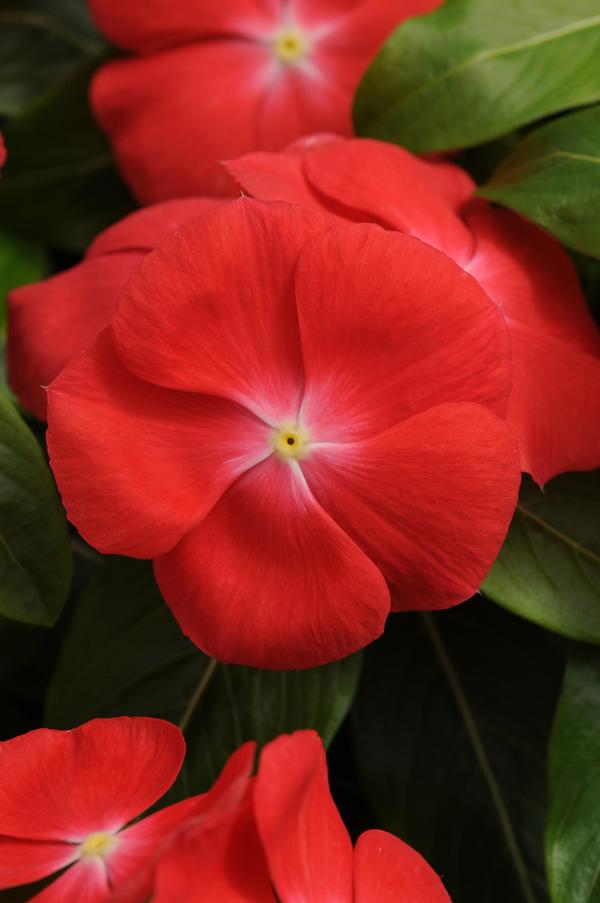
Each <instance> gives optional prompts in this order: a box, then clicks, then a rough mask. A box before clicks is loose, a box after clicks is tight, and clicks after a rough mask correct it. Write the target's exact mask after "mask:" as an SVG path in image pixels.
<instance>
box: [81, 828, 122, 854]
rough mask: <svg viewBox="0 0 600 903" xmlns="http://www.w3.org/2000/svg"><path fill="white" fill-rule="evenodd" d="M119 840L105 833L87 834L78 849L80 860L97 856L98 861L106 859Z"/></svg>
mask: <svg viewBox="0 0 600 903" xmlns="http://www.w3.org/2000/svg"><path fill="white" fill-rule="evenodd" d="M118 843H119V838H118V837H116V836H115V835H114V834H109V833H108V832H106V831H97V832H96V833H95V834H89V835H88V836H87V837H86V838H85V840H84V841H83V842H82V844H81V846H80V847H79V851H80V853H81V856H82V858H91V857H93V856H97V857H98V858H100V859H106V857H107V856H108V854H109V853H111V852H112V851H113V850H114V848H115V847H116V845H117V844H118Z"/></svg>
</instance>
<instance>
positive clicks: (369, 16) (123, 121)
mask: <svg viewBox="0 0 600 903" xmlns="http://www.w3.org/2000/svg"><path fill="white" fill-rule="evenodd" d="M89 2H90V8H91V11H92V14H93V16H94V18H95V20H96V22H97V24H98V26H99V27H100V28H101V30H102V31H103V32H104V33H105V34H106V35H107V36H108V37H109V38H110V39H111V40H113V41H114V42H115V43H116V44H117V45H118V46H120V47H122V48H123V49H125V50H129V51H133V53H134V54H136V56H134V57H131V58H129V59H123V60H116V61H111V62H109V63H107V64H106V65H104V66H102V67H101V69H100V71H99V72H98V74H97V75H96V77H95V79H94V82H93V86H92V93H91V100H92V106H93V108H94V111H95V113H96V116H97V118H98V120H99V122H100V124H101V125H102V127H103V128H104V129H105V130H106V132H107V133H108V135H109V136H110V138H111V139H112V141H113V144H114V147H115V150H116V155H117V159H118V161H119V163H120V166H121V170H122V172H123V174H124V176H125V178H126V179H127V181H128V182H129V183H130V185H131V186H132V187H133V189H134V191H135V192H136V194H137V195H138V196H139V198H140V199H141V200H142V201H144V202H145V203H148V202H151V201H157V200H165V199H167V198H172V197H183V196H186V195H190V194H196V193H202V194H226V193H233V194H237V190H236V188H235V184H234V182H233V181H232V180H231V179H229V177H228V176H227V173H226V172H225V170H224V169H223V168H222V167H221V166H220V164H219V161H221V160H223V159H226V158H228V157H232V156H238V155H239V154H243V153H246V152H248V151H251V150H255V149H266V150H279V149H281V148H283V147H285V146H286V144H288V143H289V142H290V141H292V140H293V139H295V138H298V137H300V136H301V135H305V134H307V133H310V132H314V131H320V130H329V131H336V132H340V133H341V134H351V132H352V128H351V118H350V107H351V102H352V96H353V94H354V91H355V88H356V86H357V84H358V82H359V79H360V76H361V74H362V73H363V71H364V70H365V69H366V67H367V64H368V63H369V61H370V59H371V58H372V57H373V56H374V54H375V52H376V51H377V49H378V47H379V45H380V44H381V42H382V41H383V40H384V38H385V37H386V36H387V34H388V33H389V32H390V31H392V30H393V28H394V27H395V26H396V25H397V24H398V23H399V22H401V21H402V20H404V19H406V18H408V17H410V16H414V15H418V14H420V13H425V12H429V11H430V10H432V9H435V7H436V6H439V3H440V0H227V2H226V3H218V2H212V3H209V2H198V0H176V2H173V0H145V2H143V3H142V2H140V0H133V2H128V3H123V0H89Z"/></svg>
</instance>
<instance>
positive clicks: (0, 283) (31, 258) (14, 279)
mask: <svg viewBox="0 0 600 903" xmlns="http://www.w3.org/2000/svg"><path fill="white" fill-rule="evenodd" d="M47 267H48V258H47V255H46V252H45V251H44V248H43V247H42V246H41V245H40V244H38V243H37V242H32V241H27V240H26V239H23V238H20V237H19V236H18V235H13V234H12V233H11V232H6V231H5V230H3V229H0V334H2V333H3V331H4V327H5V322H6V296H7V294H8V292H9V291H10V290H11V289H13V288H16V287H17V286H19V285H27V283H29V282H37V281H38V280H39V279H42V278H43V276H44V275H45V273H46V270H47Z"/></svg>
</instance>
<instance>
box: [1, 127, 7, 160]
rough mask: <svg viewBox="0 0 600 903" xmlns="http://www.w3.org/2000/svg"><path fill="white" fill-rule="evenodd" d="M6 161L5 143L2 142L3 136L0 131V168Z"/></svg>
mask: <svg viewBox="0 0 600 903" xmlns="http://www.w3.org/2000/svg"><path fill="white" fill-rule="evenodd" d="M5 163H6V145H5V143H4V138H3V137H2V133H1V132H0V169H2V167H3V166H4V164H5Z"/></svg>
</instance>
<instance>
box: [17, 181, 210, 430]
mask: <svg viewBox="0 0 600 903" xmlns="http://www.w3.org/2000/svg"><path fill="white" fill-rule="evenodd" d="M217 203H222V202H221V201H215V200H212V199H211V198H190V199H188V200H181V201H167V202H165V203H162V204H155V205H154V206H153V207H146V208H144V209H143V210H137V211H136V212H135V213H132V214H130V215H129V216H127V217H125V219H123V220H121V221H120V222H118V223H116V224H115V225H114V226H110V227H109V228H108V229H106V230H105V231H104V232H101V233H100V235H98V236H97V238H96V239H95V240H94V241H93V242H92V244H91V245H90V247H89V248H88V250H87V252H86V254H85V257H84V259H83V261H82V262H81V263H78V264H76V265H75V266H74V267H71V269H69V270H65V271H63V272H62V273H59V274H58V275H56V276H51V277H50V278H49V279H44V280H42V281H41V282H36V283H34V284H33V285H26V286H24V287H22V288H16V289H13V291H12V292H10V294H9V296H8V343H7V358H8V374H9V381H10V385H11V388H12V390H13V392H14V393H15V395H16V396H17V398H18V399H19V401H20V403H21V404H22V405H23V407H24V408H26V409H27V410H28V411H31V412H32V413H33V414H35V415H36V417H39V418H40V420H44V419H45V417H46V388H45V387H46V386H48V385H50V383H51V382H52V380H53V379H55V377H57V376H58V374H59V373H60V371H61V370H62V368H63V367H64V366H65V364H66V363H67V362H68V361H69V360H70V359H71V358H72V357H73V355H74V354H77V352H79V351H83V349H84V348H87V346H88V345H91V343H92V342H93V341H94V339H95V338H96V336H97V335H98V333H99V332H100V331H101V330H102V329H104V327H105V326H106V325H107V324H108V321H109V320H110V318H111V316H112V314H113V313H114V310H115V307H116V306H117V299H118V296H119V292H120V291H121V289H122V288H123V286H124V285H125V284H126V282H127V280H128V279H129V277H130V276H131V274H132V273H133V272H134V270H136V269H137V267H138V266H139V265H140V263H141V262H142V260H143V259H144V257H145V256H146V254H148V253H149V252H150V251H151V250H152V249H153V248H154V247H155V246H156V245H157V244H158V243H159V241H161V240H162V239H163V238H165V237H166V236H167V235H169V234H170V233H171V232H173V231H174V230H175V229H177V228H178V227H179V226H181V225H183V224H184V223H187V222H189V221H190V220H191V219H194V217H196V216H198V214H200V213H203V212H204V211H206V210H210V209H211V208H212V207H214V206H215V205H216V204H217Z"/></svg>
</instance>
